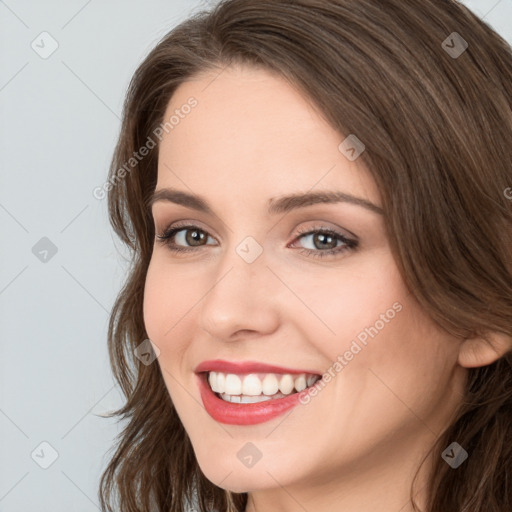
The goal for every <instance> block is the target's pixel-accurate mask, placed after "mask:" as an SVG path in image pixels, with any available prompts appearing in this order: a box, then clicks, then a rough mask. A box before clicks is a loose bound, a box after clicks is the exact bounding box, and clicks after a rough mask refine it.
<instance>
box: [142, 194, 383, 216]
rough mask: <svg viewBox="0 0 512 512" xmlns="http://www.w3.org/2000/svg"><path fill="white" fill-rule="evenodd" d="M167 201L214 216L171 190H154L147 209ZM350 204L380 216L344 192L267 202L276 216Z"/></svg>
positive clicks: (200, 202) (197, 200)
mask: <svg viewBox="0 0 512 512" xmlns="http://www.w3.org/2000/svg"><path fill="white" fill-rule="evenodd" d="M159 201H168V202H171V203H175V204H179V205H182V206H186V207H187V208H191V209H193V210H197V211H200V212H203V213H206V214H210V215H214V212H213V210H212V208H211V207H210V206H209V204H208V202H207V201H206V200H205V199H203V198H202V197H201V196H198V195H195V194H191V193H189V192H184V191H181V190H176V189H172V188H162V189H159V190H156V191H155V192H154V193H153V195H152V197H151V198H150V200H149V203H148V208H151V207H152V206H153V205H154V204H155V203H156V202H159ZM335 203H350V204H355V205H356V206H361V207H363V208H366V209H367V210H370V211H371V212H374V213H377V214H380V215H382V214H383V213H384V211H383V209H382V208H380V207H379V206H377V205H375V204H373V203H372V202H371V201H368V200H367V199H363V198H361V197H356V196H353V195H351V194H347V193H346V192H333V191H331V190H322V191H318V192H306V193H298V194H290V195H285V196H280V197H273V198H271V199H269V201H268V213H269V214H270V215H277V214H280V213H288V212H290V211H292V210H295V209H297V208H304V207H306V206H311V205H314V204H335Z"/></svg>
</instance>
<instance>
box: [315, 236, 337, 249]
mask: <svg viewBox="0 0 512 512" xmlns="http://www.w3.org/2000/svg"><path fill="white" fill-rule="evenodd" d="M317 240H320V241H321V243H320V247H322V245H323V247H325V245H326V244H329V242H331V243H332V242H333V241H334V246H336V240H334V238H333V237H332V236H331V235H326V234H325V233H319V234H318V235H317V238H316V239H315V245H316V241H317ZM317 248H318V247H317ZM333 248H334V247H333Z"/></svg>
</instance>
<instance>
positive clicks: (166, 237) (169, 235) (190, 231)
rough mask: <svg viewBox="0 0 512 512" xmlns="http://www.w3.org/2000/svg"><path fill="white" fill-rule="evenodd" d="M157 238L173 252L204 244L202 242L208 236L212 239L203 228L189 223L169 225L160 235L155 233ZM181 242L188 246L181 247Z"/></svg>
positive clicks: (186, 250) (188, 249) (193, 248)
mask: <svg viewBox="0 0 512 512" xmlns="http://www.w3.org/2000/svg"><path fill="white" fill-rule="evenodd" d="M157 238H158V239H159V240H160V241H161V242H162V243H163V244H165V245H166V246H167V247H168V248H169V249H170V250H171V251H174V252H190V251H194V250H195V247H201V246H203V245H205V244H204V243H203V242H205V241H206V242H207V241H208V238H211V239H212V240H214V238H213V237H211V236H209V235H208V233H207V232H206V231H205V230H203V229H201V228H199V227H197V226H194V225H190V224H186V225H180V226H173V227H170V228H168V229H167V230H165V231H164V233H162V234H161V235H157ZM176 242H178V243H176ZM183 244H189V246H188V247H187V246H186V245H185V247H183Z"/></svg>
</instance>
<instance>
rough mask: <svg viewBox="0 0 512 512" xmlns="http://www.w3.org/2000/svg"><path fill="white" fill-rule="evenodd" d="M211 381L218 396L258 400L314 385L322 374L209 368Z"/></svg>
mask: <svg viewBox="0 0 512 512" xmlns="http://www.w3.org/2000/svg"><path fill="white" fill-rule="evenodd" d="M206 375H207V381H208V385H209V386H210V389H211V390H212V391H213V392H214V393H215V396H217V398H220V399H221V400H224V401H225V402H230V403H237V404H254V403H261V402H267V401H269V400H278V399H280V398H285V397H287V396H289V395H293V394H295V393H299V392H300V391H303V390H305V389H306V388H309V387H311V386H313V385H314V384H315V383H316V382H317V381H318V380H320V378H321V377H320V375H316V374H312V373H300V374H298V375H294V374H291V373H285V374H279V373H249V374H236V373H224V372H213V371H212V372H206Z"/></svg>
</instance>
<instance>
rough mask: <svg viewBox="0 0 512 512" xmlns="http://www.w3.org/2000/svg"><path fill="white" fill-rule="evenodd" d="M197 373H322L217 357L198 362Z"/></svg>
mask: <svg viewBox="0 0 512 512" xmlns="http://www.w3.org/2000/svg"><path fill="white" fill-rule="evenodd" d="M195 372H196V373H200V372H223V373H239V374H243V373H292V374H300V373H308V374H312V375H320V374H319V373H318V372H316V371H309V370H298V369H296V368H285V367H284V366H278V365H273V364H267V363H260V362H257V361H224V360H222V359H215V360H211V361H203V362H202V363H200V364H198V365H197V366H196V369H195Z"/></svg>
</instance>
